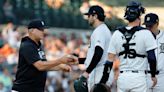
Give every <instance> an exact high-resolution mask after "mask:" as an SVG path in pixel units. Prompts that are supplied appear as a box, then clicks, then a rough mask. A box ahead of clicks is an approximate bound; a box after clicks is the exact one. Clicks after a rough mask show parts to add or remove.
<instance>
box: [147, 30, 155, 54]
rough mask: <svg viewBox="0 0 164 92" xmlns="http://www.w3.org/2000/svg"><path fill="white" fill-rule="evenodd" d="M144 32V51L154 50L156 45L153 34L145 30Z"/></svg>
mask: <svg viewBox="0 0 164 92" xmlns="http://www.w3.org/2000/svg"><path fill="white" fill-rule="evenodd" d="M145 31H146V33H145V34H146V35H145V36H144V37H145V46H146V51H149V50H152V49H156V48H157V43H156V41H155V38H154V36H153V34H152V33H151V32H150V31H149V30H145Z"/></svg>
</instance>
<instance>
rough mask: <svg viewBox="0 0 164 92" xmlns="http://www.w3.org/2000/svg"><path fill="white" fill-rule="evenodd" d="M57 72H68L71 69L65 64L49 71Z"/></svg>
mask: <svg viewBox="0 0 164 92" xmlns="http://www.w3.org/2000/svg"><path fill="white" fill-rule="evenodd" d="M58 70H62V71H63V72H70V71H71V67H70V66H69V65H66V64H60V65H58V66H55V67H52V68H51V69H50V71H58Z"/></svg>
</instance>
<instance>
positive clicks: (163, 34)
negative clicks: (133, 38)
mask: <svg viewBox="0 0 164 92" xmlns="http://www.w3.org/2000/svg"><path fill="white" fill-rule="evenodd" d="M144 25H145V26H146V28H147V29H149V30H150V31H151V32H152V33H153V34H154V37H155V39H156V43H157V49H155V55H156V59H157V72H156V77H157V80H158V82H157V85H156V86H154V87H152V81H151V79H150V78H151V77H150V74H149V73H150V72H149V71H148V87H149V90H148V92H164V87H163V85H164V66H163V65H164V62H163V60H164V59H163V55H164V31H161V30H159V29H158V25H159V18H158V15H156V14H154V13H149V14H147V15H146V16H145V19H144Z"/></svg>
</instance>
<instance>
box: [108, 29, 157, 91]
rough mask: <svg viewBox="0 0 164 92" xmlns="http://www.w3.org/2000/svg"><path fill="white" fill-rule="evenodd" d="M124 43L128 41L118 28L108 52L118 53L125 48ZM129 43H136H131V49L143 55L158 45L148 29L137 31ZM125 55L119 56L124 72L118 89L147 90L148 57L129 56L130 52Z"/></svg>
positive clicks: (118, 82) (119, 78)
mask: <svg viewBox="0 0 164 92" xmlns="http://www.w3.org/2000/svg"><path fill="white" fill-rule="evenodd" d="M126 29H131V27H126ZM124 43H126V39H125V37H124V35H123V34H122V33H121V32H120V31H118V30H116V31H115V32H114V34H113V36H112V38H111V41H110V45H109V50H108V52H109V53H112V54H116V55H118V54H119V53H120V52H122V51H124V50H125V49H124V47H123V44H124ZM129 43H135V45H130V46H129V49H130V50H135V51H136V53H137V54H141V55H146V54H147V51H149V50H152V49H155V48H156V47H157V45H156V42H155V39H154V37H153V35H152V33H151V32H150V31H149V30H146V29H143V30H140V31H136V32H135V33H134V35H133V36H132V39H131V40H130V42H129ZM124 56H125V55H124V54H123V55H121V56H119V60H120V67H119V69H120V71H123V72H122V73H120V74H119V77H118V80H117V91H118V92H146V91H147V85H146V74H145V70H146V69H147V65H148V61H147V58H146V57H145V58H142V57H135V58H129V56H130V54H128V56H127V58H124ZM136 71H137V72H136Z"/></svg>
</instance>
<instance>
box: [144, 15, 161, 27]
mask: <svg viewBox="0 0 164 92" xmlns="http://www.w3.org/2000/svg"><path fill="white" fill-rule="evenodd" d="M158 22H159V18H158V15H157V14H155V13H148V14H147V15H146V16H145V19H144V23H143V24H144V25H154V24H155V23H158Z"/></svg>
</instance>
